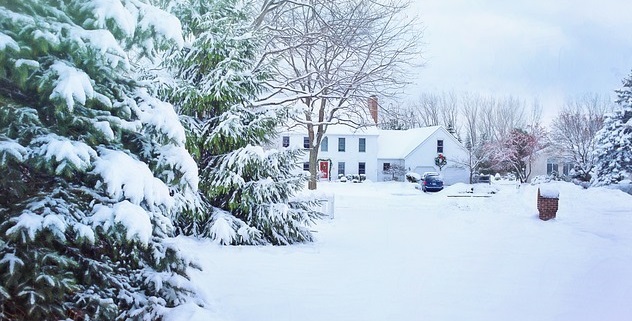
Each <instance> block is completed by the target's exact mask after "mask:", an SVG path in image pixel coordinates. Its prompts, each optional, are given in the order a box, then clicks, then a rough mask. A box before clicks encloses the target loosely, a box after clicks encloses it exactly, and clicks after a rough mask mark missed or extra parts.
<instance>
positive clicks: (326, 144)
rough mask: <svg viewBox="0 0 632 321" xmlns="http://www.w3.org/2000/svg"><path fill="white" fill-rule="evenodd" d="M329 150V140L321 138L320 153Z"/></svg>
mask: <svg viewBox="0 0 632 321" xmlns="http://www.w3.org/2000/svg"><path fill="white" fill-rule="evenodd" d="M328 150H329V139H327V137H325V138H323V140H322V141H321V142H320V151H321V152H326V151H328Z"/></svg>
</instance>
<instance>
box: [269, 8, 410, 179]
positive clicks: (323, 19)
mask: <svg viewBox="0 0 632 321" xmlns="http://www.w3.org/2000/svg"><path fill="white" fill-rule="evenodd" d="M274 5H275V6H276V7H275V8H274V12H268V13H267V15H265V18H264V19H265V22H264V23H263V24H262V25H263V27H262V28H265V29H267V31H268V32H269V33H270V34H271V35H272V37H271V41H270V43H269V46H268V49H267V52H268V54H267V55H266V58H269V59H274V60H275V61H276V64H275V65H274V66H275V69H274V70H272V71H271V72H272V73H273V74H274V80H275V81H274V82H270V83H269V86H270V87H271V88H273V89H274V91H273V93H272V94H271V95H274V97H280V98H279V100H280V101H281V102H295V103H296V105H297V106H298V113H296V114H294V115H293V116H295V117H293V123H294V124H296V125H298V126H302V127H304V128H305V130H306V132H307V135H308V137H309V162H310V182H309V188H310V189H315V188H316V182H317V160H318V151H319V146H320V143H321V141H322V139H323V137H324V135H325V133H326V131H327V127H328V126H330V125H333V124H345V125H349V126H353V127H359V126H362V125H364V123H365V121H363V120H364V119H366V118H367V115H368V112H367V108H366V105H367V100H368V99H370V97H371V96H372V95H375V94H379V95H380V96H382V97H385V96H389V95H393V94H394V93H395V92H397V91H398V90H400V89H401V88H402V87H403V86H405V85H406V84H407V81H406V79H410V78H409V77H406V73H407V72H409V71H410V70H411V68H410V65H411V63H414V62H416V61H420V58H421V51H420V47H419V45H420V43H421V42H420V38H421V29H420V28H418V26H417V25H416V21H417V19H416V17H412V16H410V15H407V14H406V12H405V10H406V9H407V8H408V5H409V3H408V2H406V1H399V0H386V1H380V2H377V1H365V0H349V1H332V0H308V1H305V2H301V3H297V2H292V1H286V2H284V3H283V4H282V5H277V4H274ZM266 98H270V97H266Z"/></svg>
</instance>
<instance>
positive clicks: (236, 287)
mask: <svg viewBox="0 0 632 321" xmlns="http://www.w3.org/2000/svg"><path fill="white" fill-rule="evenodd" d="M555 187H556V188H558V190H559V191H560V204H559V211H558V213H557V219H555V220H552V221H548V222H543V221H540V220H539V219H538V217H537V210H536V187H535V186H526V185H523V186H522V187H521V188H519V189H518V188H516V187H515V186H514V185H499V186H498V188H499V192H498V193H497V194H494V195H492V197H489V198H482V197H481V198H467V197H459V198H455V197H448V195H451V194H455V193H456V192H457V191H459V190H460V189H463V186H452V187H448V188H447V189H446V190H444V191H442V192H440V193H434V194H424V193H422V192H420V191H418V190H416V189H415V188H414V184H408V183H363V184H353V183H321V184H320V185H319V190H322V191H324V192H329V193H333V194H335V219H333V220H325V221H322V222H319V223H318V225H317V226H315V228H314V229H315V230H316V231H317V233H316V236H317V241H316V242H315V243H312V244H304V245H295V246H286V247H272V246H270V247H247V246H246V247H223V246H216V245H213V244H210V243H208V242H205V241H196V240H193V239H188V238H179V239H178V240H177V241H178V243H180V246H181V248H182V249H183V250H184V251H186V252H188V253H189V254H190V255H192V256H194V257H196V258H197V259H198V260H199V263H200V264H201V266H202V267H203V269H204V270H203V271H194V272H192V277H193V280H194V283H196V284H197V285H198V286H199V287H200V289H201V291H202V293H203V295H204V296H205V298H206V300H207V301H208V302H209V308H210V309H212V310H213V314H215V315H216V316H219V317H221V318H222V319H224V320H233V321H253V320H257V321H268V320H269V321H296V320H301V321H309V320H314V321H316V320H318V321H327V320H345V321H349V320H358V321H360V320H362V321H367V320H376V321H377V320H380V321H383V320H468V321H472V320H484V321H489V320H538V321H544V320H556V321H558V320H573V321H578V320H609V321H615V320H621V321H623V320H632V304H631V302H632V196H630V195H628V194H624V193H623V192H620V191H617V190H607V189H603V188H595V189H589V190H582V189H581V188H579V187H577V186H574V185H571V184H567V183H555ZM181 317H183V318H186V320H187V321H190V320H191V319H195V317H194V316H188V315H186V313H182V314H181ZM200 319H201V318H200Z"/></svg>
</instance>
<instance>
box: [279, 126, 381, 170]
mask: <svg viewBox="0 0 632 321" xmlns="http://www.w3.org/2000/svg"><path fill="white" fill-rule="evenodd" d="M378 135H379V130H378V129H377V128H376V127H375V126H368V127H363V128H358V129H356V128H352V127H349V126H344V125H330V126H329V127H328V128H327V132H326V133H325V137H324V138H323V140H322V142H321V144H320V151H319V152H318V168H319V171H320V172H321V180H330V179H331V180H336V179H337V178H338V175H340V174H342V175H345V176H346V175H361V174H362V175H366V178H367V179H369V180H372V181H376V180H377V174H378V171H377V169H378V168H377V149H378V147H377V137H378ZM279 136H280V141H279V147H286V148H287V147H292V148H306V149H307V148H309V139H308V137H307V132H306V131H305V129H304V128H296V129H293V130H290V131H284V132H282V133H281V134H280V135H279ZM302 161H303V170H305V171H308V170H309V155H308V153H307V152H306V153H305V155H304V156H303V159H302Z"/></svg>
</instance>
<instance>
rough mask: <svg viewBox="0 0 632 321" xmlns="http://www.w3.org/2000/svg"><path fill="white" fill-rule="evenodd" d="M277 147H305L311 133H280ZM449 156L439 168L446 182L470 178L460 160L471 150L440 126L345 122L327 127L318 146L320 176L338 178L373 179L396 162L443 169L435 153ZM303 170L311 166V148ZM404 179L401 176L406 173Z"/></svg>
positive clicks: (418, 168)
mask: <svg viewBox="0 0 632 321" xmlns="http://www.w3.org/2000/svg"><path fill="white" fill-rule="evenodd" d="M279 136H280V141H279V142H278V145H279V146H278V147H286V148H287V147H293V148H307V147H309V145H308V139H307V134H306V133H305V132H303V129H302V128H296V129H293V130H290V131H285V132H282V133H281V134H280V135H279ZM439 154H443V155H444V156H445V157H446V158H447V165H446V166H445V167H443V169H442V170H441V174H442V176H443V177H444V181H445V183H446V184H448V185H449V184H453V183H456V182H467V181H468V177H469V176H468V172H467V170H465V169H464V168H463V167H459V166H458V163H457V161H456V160H457V159H461V160H463V159H465V158H466V156H467V150H466V149H465V148H464V147H463V145H461V143H460V142H459V141H458V140H457V139H456V138H455V137H454V136H453V135H452V134H450V133H449V132H448V131H447V130H446V129H445V128H443V127H441V126H433V127H424V128H416V129H409V130H402V131H396V130H380V129H378V128H377V127H375V126H368V127H364V128H360V129H355V128H351V127H349V126H344V125H335V126H329V127H328V129H327V132H326V133H325V137H324V139H323V142H322V143H321V147H320V151H319V155H318V158H319V162H318V167H319V170H320V172H321V180H336V179H338V176H339V175H340V174H342V175H345V176H346V175H358V174H364V175H366V178H367V179H368V180H371V181H384V180H387V179H389V178H390V175H385V174H384V173H383V172H384V171H385V170H387V169H388V168H389V167H390V166H392V165H394V164H399V165H401V166H403V167H404V168H406V170H408V171H413V172H417V173H419V174H423V173H424V172H428V171H433V172H439V167H437V166H435V158H436V157H437V155H439ZM302 161H303V169H304V170H306V171H307V170H309V161H308V155H307V153H306V154H305V155H304V157H303V160H302ZM400 179H402V180H403V177H401V178H400Z"/></svg>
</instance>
